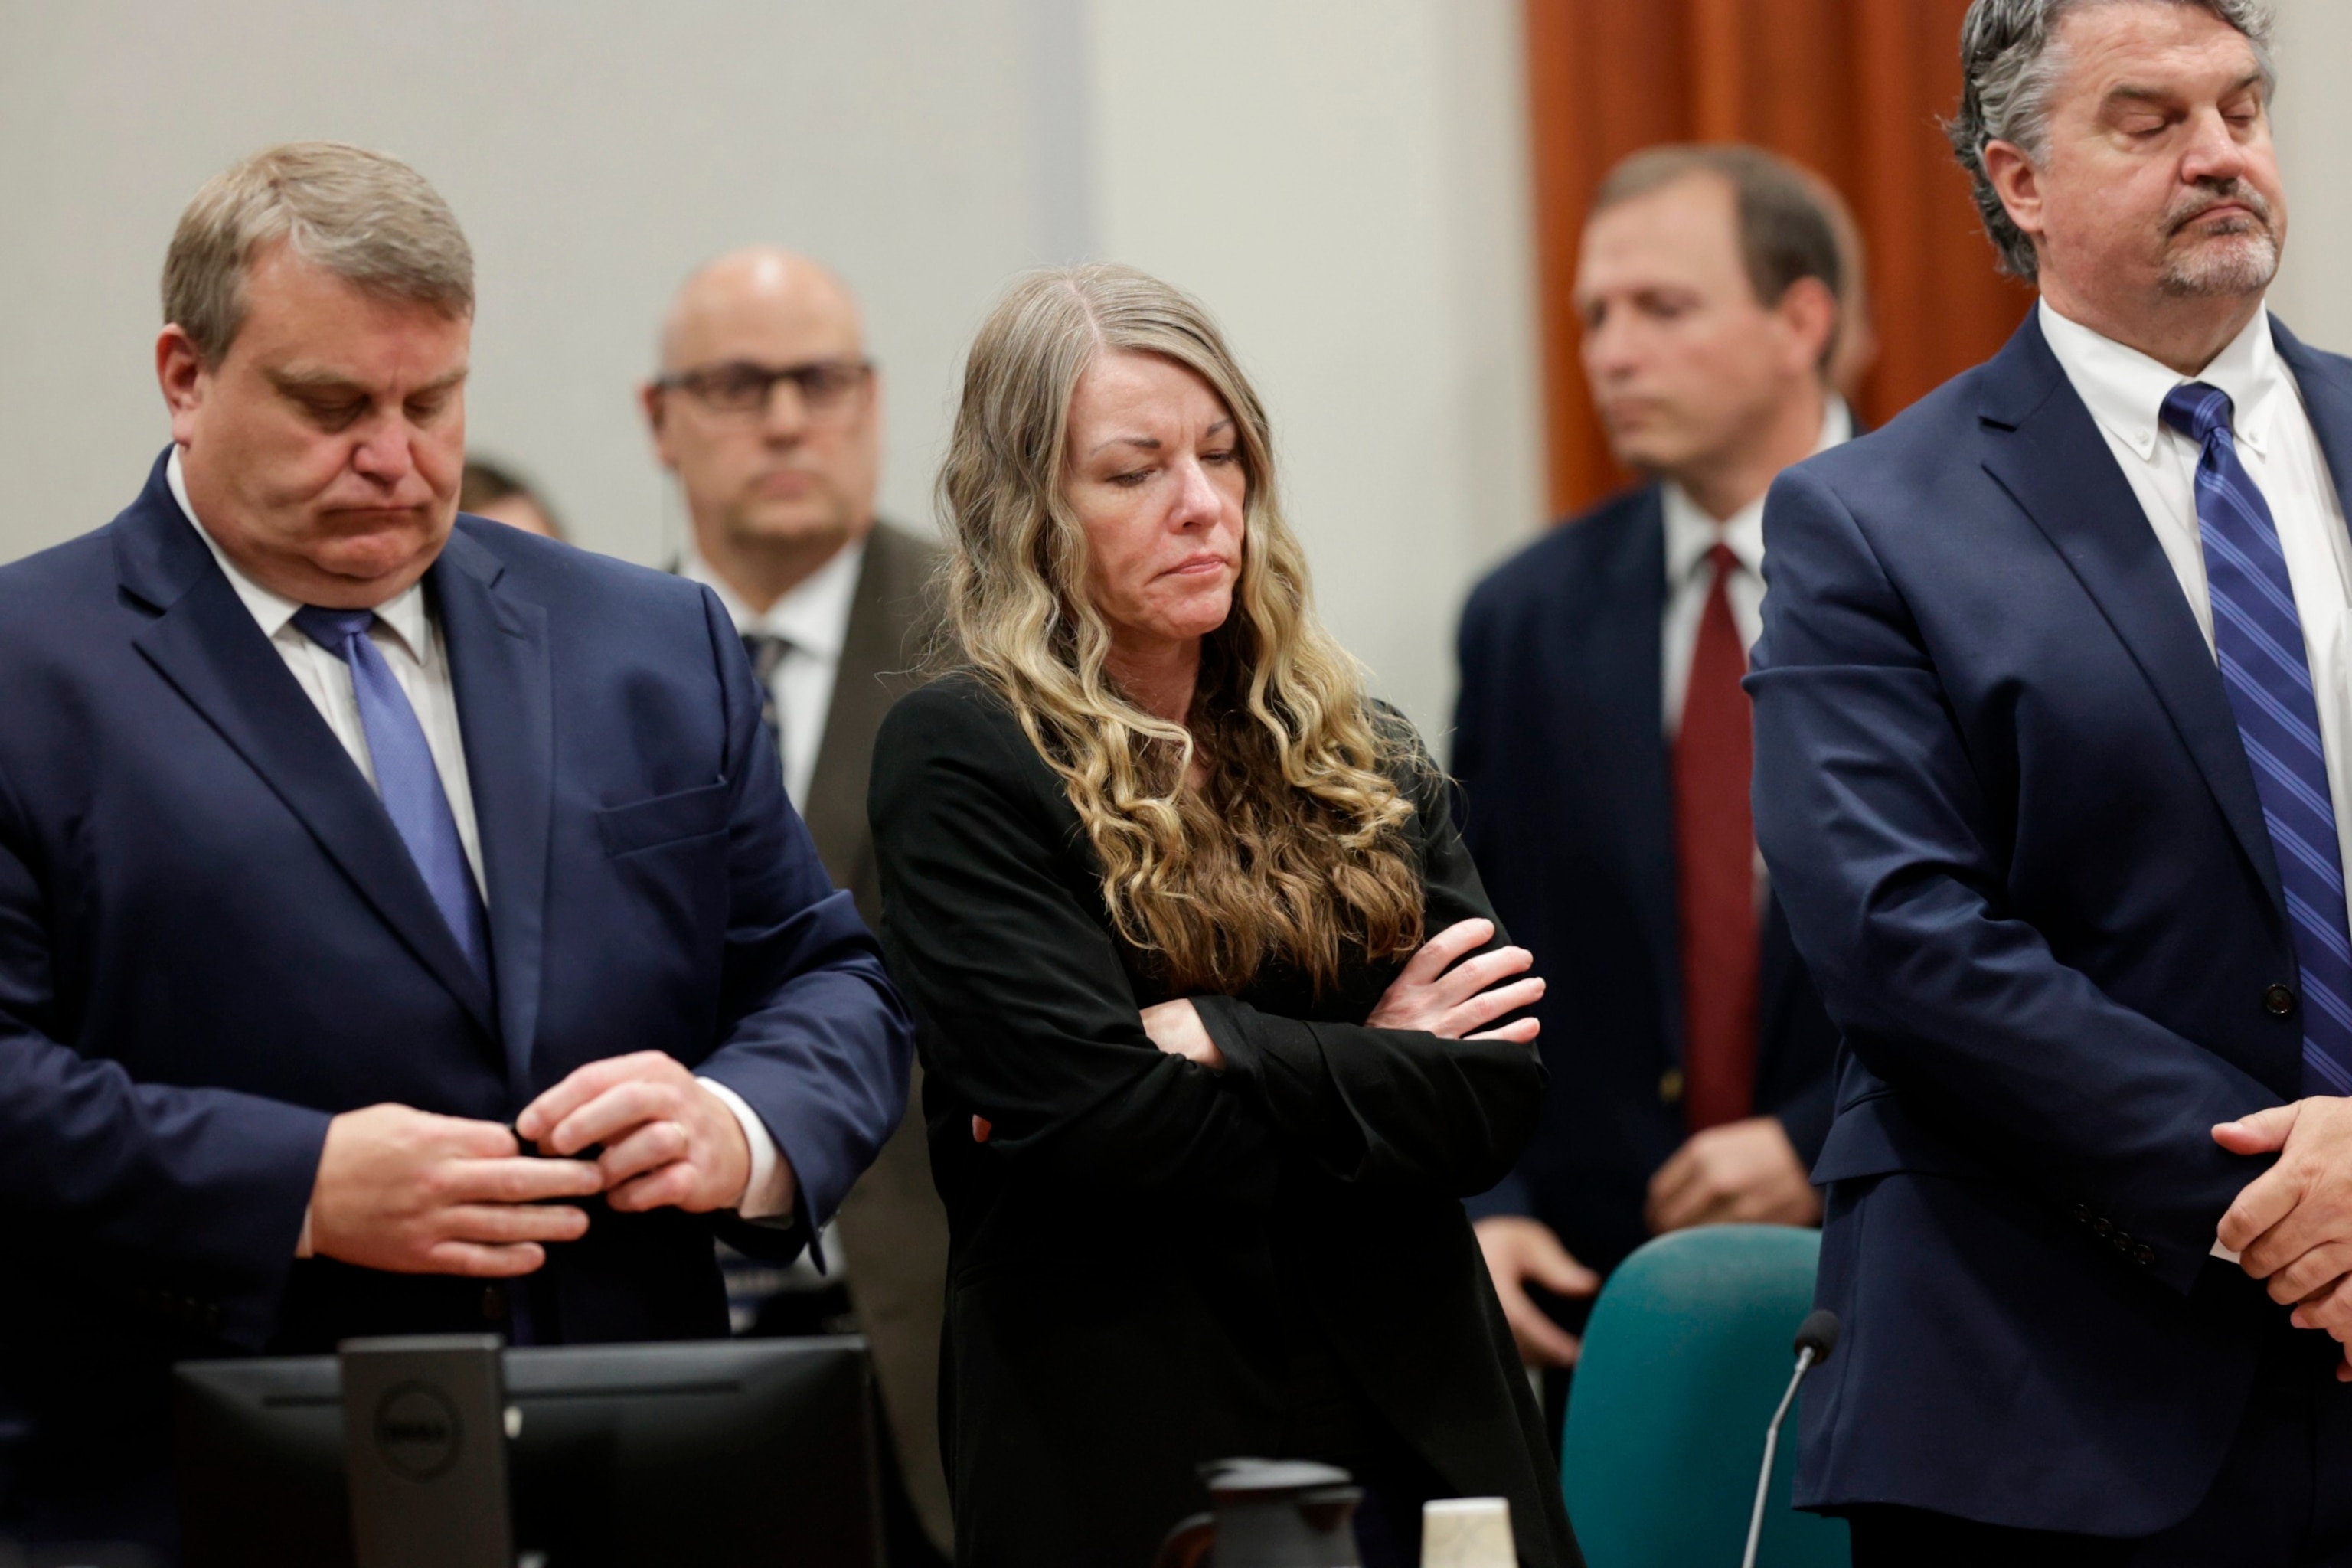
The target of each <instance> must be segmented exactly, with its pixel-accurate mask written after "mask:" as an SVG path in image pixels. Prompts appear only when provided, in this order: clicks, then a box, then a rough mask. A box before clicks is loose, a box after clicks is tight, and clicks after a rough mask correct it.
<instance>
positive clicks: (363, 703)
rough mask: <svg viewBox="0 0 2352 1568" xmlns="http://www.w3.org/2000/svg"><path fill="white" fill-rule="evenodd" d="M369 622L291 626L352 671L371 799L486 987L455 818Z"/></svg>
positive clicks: (313, 617) (305, 619)
mask: <svg viewBox="0 0 2352 1568" xmlns="http://www.w3.org/2000/svg"><path fill="white" fill-rule="evenodd" d="M374 621H375V612H374V611H373V610H329V609H322V608H320V606H318V605H308V606H306V607H304V608H302V609H300V610H298V611H296V612H295V614H294V624H295V626H298V627H299V628H300V630H301V632H302V635H303V636H304V637H309V638H310V640H311V641H312V642H314V643H317V644H318V645H319V646H320V647H322V648H325V649H326V650H327V651H328V652H329V653H331V654H333V655H334V656H335V657H336V658H340V659H341V660H342V661H343V662H344V663H345V664H347V665H349V666H350V667H351V671H352V695H353V696H355V697H356V698H358V700H359V710H360V727H361V728H362V730H364V731H367V743H368V755H369V757H370V758H371V759H373V762H374V763H375V787H376V793H377V794H378V795H381V796H383V808H384V810H385V811H386V812H388V813H389V814H390V815H391V816H392V825H393V826H394V828H396V829H398V830H399V833H400V838H401V842H402V843H404V844H405V845H407V846H408V854H409V858H411V859H413V860H415V862H416V869H417V870H418V872H420V873H421V874H422V875H423V876H424V878H425V890H426V891H427V892H429V893H431V894H432V895H433V902H434V905H435V906H436V908H437V909H439V910H440V911H441V918H442V919H443V920H445V921H447V922H448V923H449V931H450V934H451V935H453V936H455V937H456V938H457V945H458V947H460V948H461V949H463V950H464V951H465V954H466V959H467V962H468V963H471V964H472V965H473V966H474V972H475V973H478V974H479V975H481V976H482V977H483V978H484V979H485V980H487V979H488V978H489V973H490V963H489V936H488V923H487V921H485V920H484V918H483V914H482V900H481V895H480V893H479V891H478V889H477V888H476V887H475V884H474V871H473V868H472V867H471V866H469V865H468V864H467V861H466V847H465V844H464V843H463V841H461V840H460V839H459V838H458V837H457V816H456V815H455V814H453V813H452V812H451V811H450V809H449V797H448V795H446V794H444V793H443V791H442V788H441V773H440V770H439V769H437V768H436V767H435V766H434V765H433V751H432V748H431V747H429V746H427V745H426V744H425V727H424V726H423V725H421V724H419V723H418V722H417V721H416V710H415V709H414V708H412V707H410V706H409V704H408V694H407V693H406V692H404V691H403V690H401V689H400V681H399V679H398V678H397V677H395V676H394V674H393V673H392V667H391V666H390V665H388V664H386V663H384V661H383V653H382V652H381V651H380V650H379V649H378V648H377V647H376V646H375V643H374V641H373V639H372V638H370V637H369V636H368V635H367V634H368V627H369V626H372V625H373V624H374Z"/></svg>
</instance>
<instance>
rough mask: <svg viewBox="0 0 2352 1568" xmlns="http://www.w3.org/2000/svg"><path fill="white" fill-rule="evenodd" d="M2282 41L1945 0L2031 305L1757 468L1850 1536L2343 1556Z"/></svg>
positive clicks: (2333, 542) (2321, 937)
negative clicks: (1828, 1112)
mask: <svg viewBox="0 0 2352 1568" xmlns="http://www.w3.org/2000/svg"><path fill="white" fill-rule="evenodd" d="M2266 33H2267V22H2266V18H2265V16H2263V12H2262V11H2261V9H2260V8H2259V7H2258V6H2256V5H2252V4H2250V3H2248V0H2169V3H2159V0H2112V3H2108V4H2102V5H2088V4H2067V3H2065V0H1977V3H1976V4H1975V5H1973V6H1972V7H1971V9H1970V10H1969V16H1968V20H1967V22H1966V23H1965V24H1964V34H1963V40H1962V57H1963V59H1964V62H1965V64H1966V67H1967V83H1966V89H1965V96H1964V98H1963V100H1962V104H1961V110H1960V114H1959V116H1958V120H1957V121H1955V122H1954V127H1953V142H1954V145H1955V147H1956V149H1957V151H1958V153H1959V155H1960V158H1961V161H1962V162H1963V163H1964V164H1965V165H1966V166H1967V167H1968V168H1969V171H1970V173H1971V174H1973V175H1974V177H1975V179H1976V181H1977V184H1978V199H1979V206H1980V208H1981V210H1982V212H1983V214H1984V216H1985V218H1986V221H1987V225H1988V226H1989V228H1990V231H1991V233H1992V235H1993V237H1994V239H1995V241H1996V244H1997V246H1998V247H1999V249H2000V252H2001V255H2002V258H2003V260H2004V262H2005V264H2006V265H2007V266H2008V267H2009V268H2010V269H2011V270H2012V271H2013V272H2015V273H2017V274H2019V275H2020V276H2022V277H2025V278H2029V279H2038V281H2039V285H2040V289H2041V300H2040V303H2039V304H2038V306H2037V307H2036V308H2035V310H2034V311H2033V312H2032V315H2031V316H2029V318H2028V319H2027V321H2025V323H2024V324H2023V325H2022V326H2021V328H2020V329H2019V331H2018V332H2017V334H2016V335H2015V336H2014V337H2013V338H2012V339H2011V342H2010V343H2009V345H2008V347H2007V348H2005V349H2004V350H2003V351H2002V352H2001V353H2000V355H1999V356H1997V357H1996V358H1995V359H1993V360H1992V361H1991V362H1990V363H1988V364H1986V365H1983V366H1981V367H1979V369H1976V370H1973V371H1970V372H1969V373H1968V374H1964V375H1962V376H1960V377H1959V378H1958V379H1957V380H1956V381H1954V382H1952V383H1950V384H1948V385H1947V386H1945V387H1943V388H1942V389H1940V390H1939V391H1937V392H1936V393H1934V394H1932V395H1930V396H1928V397H1927V399H1925V400H1924V401H1923V402H1921V403H1920V404H1919V405H1917V406H1916V407H1915V408H1913V409H1912V410H1911V411H1909V412H1908V413H1906V414H1905V415H1904V416H1902V417H1901V418H1900V419H1897V420H1896V421H1895V422H1894V423H1893V424H1892V425H1890V426H1888V427H1887V428H1886V429H1885V431H1884V432H1882V433H1880V434H1878V435H1875V436H1873V437H1868V438H1866V439H1864V440H1863V441H1859V442H1856V443H1854V444H1853V445H1852V446H1850V447H1846V448H1844V449H1843V450H1841V451H1837V452H1833V453H1830V454H1826V455H1824V456H1822V457H1821V458H1815V459H1813V460H1812V461H1811V462H1809V463H1806V464H1804V465H1802V466H1801V467H1799V468H1795V469H1793V470H1792V471H1791V472H1790V473H1789V474H1787V475H1784V476H1783V477H1782V478H1781V479H1780V481H1779V483H1778V484H1777V485H1776V486H1775V488H1774V489H1773V492H1772V495H1771V498H1770V500H1769V506H1768V509H1767V512H1766V521H1765V529H1766V533H1767V535H1768V537H1769V547H1770V554H1769V577H1770V590H1771V591H1770V593H1769V595H1767V597H1766V600H1765V610H1764V620H1765V630H1764V637H1763V640H1762V642H1761V643H1760V644H1759V648H1758V652H1757V657H1756V661H1755V662H1756V673H1755V674H1754V675H1753V676H1752V677H1751V678H1750V679H1749V682H1748V687H1749V690H1750V691H1751V692H1752V693H1753V695H1754V698H1755V705H1756V745H1757V753H1756V758H1757V770H1756V792H1755V803H1756V822H1757V828H1758V837H1759V841H1760V842H1761V844H1762V846H1763V848H1764V854H1765V858H1766V860H1767V861H1768V862H1769V866H1770V868H1771V873H1772V879H1773V884H1774V886H1775V887H1776V888H1777V889H1779V890H1780V898H1781V900H1782V901H1783V903H1784V904H1785V906H1786V907H1787V909H1788V911H1789V920H1790V926H1791V928H1792V930H1793V931H1794V933H1795V937H1796V941H1797V945H1798V946H1799V948H1800V949H1801V951H1802V952H1804V954H1805V957H1806V959H1807V960H1808V961H1809V963H1811V966H1812V970H1813V973H1814V974H1815V976H1816V977H1817V978H1818V980H1819V982H1820V984H1821V987H1822V995H1823V997H1824V998H1825V1000H1826V1002H1827V1004H1828V1006H1829V1010H1830V1013H1831V1016H1832V1017H1833V1018H1834V1019H1835V1020H1836V1021H1837V1023H1838V1025H1839V1026H1840V1027H1841V1029H1842V1030H1843V1037H1844V1046H1845V1048H1844V1051H1843V1054H1842V1055H1841V1058H1840V1063H1839V1077H1838V1088H1837V1110H1836V1119H1835V1121H1834V1122H1833V1124H1832V1128H1831V1131H1830V1134H1829V1138H1828V1141H1827V1143H1826V1145H1825V1147H1824V1148H1823V1150H1822V1156H1821V1159H1820V1161H1819V1163H1817V1164H1816V1166H1815V1168H1814V1175H1815V1178H1816V1179H1817V1180H1820V1181H1822V1182H1824V1183H1825V1184H1827V1188H1828V1194H1827V1220H1826V1225H1825V1230H1824V1235H1823V1238H1822V1270H1821V1279H1820V1285H1819V1299H1820V1302H1821V1304H1822V1306H1824V1307H1827V1308H1830V1309H1832V1310H1835V1311H1836V1312H1837V1313H1838V1315H1839V1317H1840V1318H1841V1319H1842V1320H1843V1323H1844V1330H1845V1332H1844V1338H1843V1341H1842V1342H1841V1343H1840V1345H1839V1347H1838V1350H1837V1353H1836V1354H1835V1355H1833V1356H1832V1357H1831V1358H1830V1359H1829V1361H1828V1363H1827V1364H1826V1365H1825V1366H1824V1367H1823V1369H1822V1371H1821V1372H1820V1373H1816V1374H1815V1375H1814V1381H1813V1382H1812V1384H1811V1387H1810V1389H1809V1391H1808V1392H1807V1394H1806V1396H1805V1405H1804V1437H1803V1458H1802V1461H1801V1468H1800V1472H1799V1478H1798V1487H1797V1500H1798V1501H1799V1503H1800V1504H1801V1505H1802V1506H1806V1507H1811V1508H1816V1509H1822V1510H1830V1511H1836V1512H1843V1513H1845V1514H1847V1515H1848V1516H1849V1517H1851V1518H1852V1520H1853V1551H1854V1561H1855V1562H1856V1563H1857V1564H1863V1565H1864V1568H1867V1565H1869V1564H1874V1563H1903V1564H1906V1565H1912V1568H1916V1565H1918V1564H1937V1563H1996V1562H1997V1563H2229V1564H2238V1565H2260V1564H2273V1563H2275V1564H2286V1563H2346V1562H2352V1387H2347V1386H2346V1385H2345V1384H2342V1383H2340V1382H2339V1381H2338V1378H2337V1369H2338V1368H2339V1367H2340V1366H2341V1365H2342V1364H2343V1358H2342V1356H2341V1354H2340V1353H2338V1348H2337V1346H2336V1344H2335V1343H2334V1342H2333V1341H2331V1340H2330V1339H2329V1338H2328V1337H2327V1336H2326V1334H2324V1333H2321V1332H2318V1331H2316V1330H2318V1329H2331V1330H2334V1331H2336V1332H2337V1333H2339V1334H2341V1333H2346V1332H2347V1331H2352V1310H2347V1301H2346V1299H2345V1298H2346V1295H2347V1293H2348V1292H2352V1287H2347V1285H2346V1283H2345V1274H2346V1270H2347V1268H2352V1246H2347V1241H2352V1115H2347V1101H2346V1100H2344V1099H2343V1098H2341V1097H2342V1096H2343V1095H2344V1094H2345V1093H2346V1091H2347V1088H2352V940H2347V926H2346V910H2345V896H2344V879H2343V869H2344V867H2345V865H2346V864H2347V860H2352V855H2347V837H2346V835H2347V832H2352V641H2347V634H2352V612H2347V605H2352V535H2347V530H2346V523H2345V517H2346V510H2347V490H2346V481H2347V479H2352V363H2348V362H2347V361H2345V360H2342V359H2339V358H2337V357H2336V356H2334V355H2329V354H2322V353H2315V352H2314V351H2312V350H2310V349H2307V348H2305V347H2304V346H2303V345H2302V344H2301V343H2299V342H2296V341H2295V339H2294V337H2293V336H2291V335H2290V334H2289V333H2288V332H2287V331H2286V329H2285V328H2284V326H2282V325H2280V324H2279V323H2277V322H2276V321H2273V320H2272V319H2271V318H2270V317H2269V316H2268V315H2267V314H2266V313H2265V312H2264V310H2263V295H2264V291H2265V289H2267V288H2268V286H2269V284H2270V281H2271V279H2272V277H2273V274H2274V273H2275V271H2276V268H2277V264H2278V257H2279V252H2280V247H2281V245H2282V244H2283V242H2284V237H2285V230H2286V216H2285V201H2284V195H2283V194H2282V192H2281V190H2280V185H2279V179H2278V173H2277V167H2276V163H2275V161H2274V159H2273V153H2272V148H2271V139H2270V121H2269V100H2270V96H2271V90H2272V85H2273V75H2272V70H2271V65H2270V60H2269V55H2268V48H2267V40H2266ZM2241 1254H2242V1256H2241Z"/></svg>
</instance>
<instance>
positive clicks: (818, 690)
mask: <svg viewBox="0 0 2352 1568" xmlns="http://www.w3.org/2000/svg"><path fill="white" fill-rule="evenodd" d="M865 563H866V541H865V540H863V539H857V540H853V541H851V542H849V543H848V544H847V545H845V546H844V547H843V548H842V550H841V551H839V552H837V553H836V554H835V556H834V558H833V559H832V560H830V561H828V562H826V563H824V565H822V566H820V567H818V568H817V569H816V570H815V571H814V572H812V573H810V574H809V575H808V576H807V578H806V579H804V580H803V582H802V583H800V584H799V585H797V586H796V587H794V588H793V591H792V592H791V593H789V594H786V595H784V596H783V597H782V598H781V599H779V600H777V601H776V602H775V603H774V604H772V605H769V606H768V611H767V614H765V615H755V614H753V613H752V611H751V606H749V605H746V604H744V603H743V601H742V599H741V598H740V596H738V595H737V594H736V593H735V591H734V590H733V589H732V588H730V587H729V586H728V585H727V584H726V583H725V581H723V580H722V579H721V578H720V577H719V574H718V573H716V572H714V571H712V570H711V568H710V563H709V562H708V561H705V560H704V559H703V558H702V555H701V552H698V551H697V550H696V549H695V548H694V546H693V545H692V544H691V543H688V545H687V547H686V554H685V557H684V558H683V559H682V560H681V561H680V562H679V563H678V574H679V575H680V576H682V577H686V578H688V579H689V580H691V581H693V582H697V583H700V584H703V585H704V586H706V587H708V588H709V590H710V591H711V592H712V593H714V594H716V595H719V604H720V605H723V606H725V608H726V611H727V615H728V618H729V619H730V620H732V621H733V622H734V623H735V629H736V631H738V632H739V633H742V634H745V635H747V636H748V635H749V634H751V633H753V632H761V633H765V634H766V635H767V636H769V637H780V638H782V640H783V644H784V657H783V658H782V659H780V660H778V661H777V664H776V668H775V673H774V675H773V676H772V677H771V678H770V679H769V683H768V689H769V693H770V695H772V697H774V699H775V700H776V713H777V716H778V718H779V719H780V720H781V721H782V723H781V728H782V731H783V733H782V735H781V736H779V737H778V740H779V742H780V743H781V744H782V748H783V753H784V788H785V789H786V790H787V791H788V792H790V794H791V795H792V797H793V805H804V804H806V802H807V800H808V790H809V781H810V780H811V779H812V778H813V777H814V776H815V773H816V753H817V749H818V748H819V747H820V746H822V745H823V744H824V721H825V718H826V716H827V715H828V714H829V713H831V711H832V710H833V686H834V681H835V679H836V678H837V677H838V676H839V675H840V673H841V645H842V643H843V641H844V640H845V638H846V637H848V635H849V611H850V606H851V605H852V604H853V603H855V602H856V597H857V577H858V573H859V572H860V571H861V570H862V569H863V568H864V566H865Z"/></svg>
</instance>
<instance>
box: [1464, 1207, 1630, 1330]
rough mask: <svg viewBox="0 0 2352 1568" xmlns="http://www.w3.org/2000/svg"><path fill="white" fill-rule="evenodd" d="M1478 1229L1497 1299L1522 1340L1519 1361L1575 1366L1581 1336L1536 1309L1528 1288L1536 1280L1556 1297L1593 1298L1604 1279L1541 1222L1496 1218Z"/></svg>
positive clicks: (1483, 1221)
mask: <svg viewBox="0 0 2352 1568" xmlns="http://www.w3.org/2000/svg"><path fill="white" fill-rule="evenodd" d="M1473 1228H1474V1229H1475V1231H1476V1232H1477V1233H1478V1249H1479V1250H1480V1251H1481V1252H1484V1253H1485V1254H1486V1272H1487V1274H1488V1275H1489V1276H1491V1277H1492V1278H1493V1279H1494V1281H1495V1296H1496V1300H1500V1301H1501V1302H1502V1303H1503V1318H1504V1321H1507V1322H1508V1323H1509V1324H1510V1325H1511V1338H1513V1339H1514V1340H1517V1342H1518V1344H1519V1359H1520V1360H1521V1361H1523V1362H1525V1363H1527V1364H1528V1365H1529V1366H1574V1365H1575V1364H1576V1352H1577V1351H1578V1349H1579V1348H1580V1347H1579V1346H1578V1343H1577V1339H1576V1336H1575V1335H1574V1334H1571V1333H1570V1332H1569V1331H1567V1330H1566V1329H1563V1328H1561V1327H1560V1326H1559V1324H1558V1323H1555V1322H1553V1321H1551V1317H1550V1315H1549V1313H1547V1312H1546V1311H1545V1310H1543V1309H1542V1308H1541V1307H1538V1306H1537V1305H1536V1303H1535V1298H1533V1297H1532V1296H1529V1295H1528V1282H1529V1281H1530V1280H1532V1281H1533V1282H1535V1283H1536V1284H1538V1285H1540V1286H1542V1287H1543V1288H1544V1289H1547V1290H1549V1291H1550V1292H1551V1293H1552V1294H1553V1295H1555V1296H1590V1295H1591V1294H1592V1293H1593V1292H1594V1291H1595V1290H1598V1289H1601V1276H1599V1275H1598V1274H1595V1273H1594V1272H1592V1270H1591V1269H1590V1268H1586V1267H1585V1266H1584V1265H1583V1264H1581V1263H1579V1262H1578V1261H1577V1260H1576V1259H1575V1258H1570V1256H1569V1255H1568V1248H1566V1247H1562V1246H1561V1245H1560V1244H1559V1237H1557V1236H1554V1235H1553V1234H1552V1231H1551V1227H1550V1226H1548V1225H1545V1224H1543V1223H1542V1222H1541V1221H1540V1220H1532V1219H1522V1218H1520V1217H1519V1216H1518V1215H1495V1216H1494V1217H1493V1218H1491V1219H1482V1220H1480V1221H1479V1222H1478V1223H1477V1225H1476V1226H1474V1227H1473Z"/></svg>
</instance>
